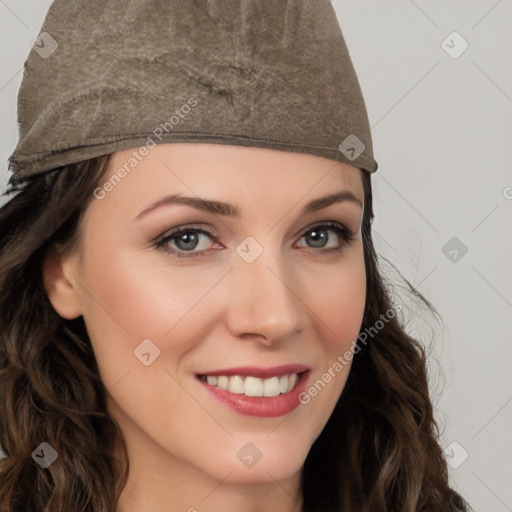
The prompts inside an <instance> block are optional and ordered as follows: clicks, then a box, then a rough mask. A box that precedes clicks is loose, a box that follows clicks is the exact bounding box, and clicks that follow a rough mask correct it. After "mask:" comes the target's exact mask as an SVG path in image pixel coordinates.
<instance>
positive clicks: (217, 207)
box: [134, 190, 363, 220]
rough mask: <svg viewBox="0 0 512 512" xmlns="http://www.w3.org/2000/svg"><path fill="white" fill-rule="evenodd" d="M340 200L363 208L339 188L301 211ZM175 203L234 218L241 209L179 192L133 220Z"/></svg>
mask: <svg viewBox="0 0 512 512" xmlns="http://www.w3.org/2000/svg"><path fill="white" fill-rule="evenodd" d="M342 201H349V202H352V203H355V204H357V205H359V206H360V207H361V208H363V203H362V201H361V200H360V199H359V198H358V197H357V196H355V195H354V194H353V193H352V192H351V191H350V190H341V191H339V192H336V193H334V194H330V195H328V196H325V197H319V198H317V199H313V201H311V202H309V203H308V204H307V205H306V206H304V208H303V209H302V212H301V213H302V214H306V213H312V212H316V211H318V210H321V209H323V208H327V207H328V206H330V205H331V204H335V203H340V202H342ZM175 204H183V205H187V206H192V207H193V208H197V209H198V210H204V211H206V212H209V213H213V214H215V215H224V216H228V217H236V218H240V217H241V210H240V208H239V207H238V206H237V205H232V204H229V203H224V202H222V201H211V200H207V199H201V198H199V197H189V196H182V195H181V194H173V195H170V196H166V197H163V198H162V199H159V200H158V201H156V202H154V203H151V204H150V205H149V206H148V207H147V208H146V209H145V210H143V211H142V212H141V213H139V214H138V215H137V217H135V219H134V220H138V219H141V218H143V217H146V216H147V215H148V214H149V213H151V212H154V211H155V210H157V209H160V208H161V207H163V206H170V205H175Z"/></svg>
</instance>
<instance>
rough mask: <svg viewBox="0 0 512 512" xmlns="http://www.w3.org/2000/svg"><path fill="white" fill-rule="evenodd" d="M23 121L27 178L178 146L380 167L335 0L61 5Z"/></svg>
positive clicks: (40, 51)
mask: <svg viewBox="0 0 512 512" xmlns="http://www.w3.org/2000/svg"><path fill="white" fill-rule="evenodd" d="M18 124H19V141H18V144H17V146H16V149H15V151H14V153H13V154H12V155H11V157H10V158H9V166H10V170H11V171H12V172H13V175H14V176H13V177H16V179H18V178H25V177H27V176H31V175H34V174H38V173H42V172H44V171H47V170H50V169H54V168H56V167H60V166H63V165H66V164H70V163H74V162H78V161H81V160H85V159H88V158H92V157H96V156H99V155H103V154H106V153H110V152H113V151H118V150H122V149H128V148H132V147H139V146H144V145H146V146H147V147H149V148H151V147H154V145H155V144H158V143H168V142H206V143H219V144H234V145H242V146H256V147H263V148H270V149H277V150H283V151H293V152H300V153H310V154H314V155H319V156H323V157H326V158H330V159H333V160H337V161H340V162H345V163H348V164H351V165H353V166H355V167H360V168H361V169H364V170H365V171H367V172H370V173H373V172H375V171H376V170H377V167H378V165H377V162H376V161H375V159H374V157H373V147H372V139H371V132H370V127H369V122H368V116H367V111H366V107H365V103H364V99H363V96H362V93H361V88H360V85H359V82H358V79H357V76H356V73H355V71H354V67H353V64H352V61H351V59H350V55H349V52H348V49H347V47H346V44H345V41H344V38H343V35H342V33H341V29H340V26H339V23H338V20H337V18H336V13H335V11H334V9H333V7H332V5H331V2H330V1H329V0H87V1H84V0H56V1H54V2H53V4H52V5H51V7H50V9H49V11H48V14H47V16H46V19H45V21H44V23H43V26H42V28H41V32H40V34H39V36H38V37H37V39H36V40H35V42H34V44H33V45H32V49H31V51H30V54H29V56H28V58H27V60H26V62H25V69H24V74H23V80H22V83H21V87H20V90H19V95H18Z"/></svg>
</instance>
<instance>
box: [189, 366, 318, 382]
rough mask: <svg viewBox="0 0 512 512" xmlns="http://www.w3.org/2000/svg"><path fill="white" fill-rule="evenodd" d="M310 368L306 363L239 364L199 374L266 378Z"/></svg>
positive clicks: (300, 371)
mask: <svg viewBox="0 0 512 512" xmlns="http://www.w3.org/2000/svg"><path fill="white" fill-rule="evenodd" d="M309 369H310V367H309V366H307V365H305V364H284V365H281V366H273V367H271V368H259V367H257V366H238V367H236V368H222V369H220V370H212V371H209V372H200V373H198V374H197V375H206V376H208V375H217V376H218V375H226V376H228V375H244V376H251V377H259V378H260V379H266V378H269V377H281V376H282V375H290V374H292V373H302V372H305V371H307V370H309Z"/></svg>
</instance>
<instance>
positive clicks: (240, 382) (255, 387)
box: [196, 370, 308, 398]
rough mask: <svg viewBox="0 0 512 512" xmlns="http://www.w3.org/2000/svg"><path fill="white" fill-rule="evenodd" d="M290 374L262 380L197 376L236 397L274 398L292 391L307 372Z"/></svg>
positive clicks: (242, 376)
mask: <svg viewBox="0 0 512 512" xmlns="http://www.w3.org/2000/svg"><path fill="white" fill-rule="evenodd" d="M307 371H308V370H305V371H303V372H298V373H295V372H294V373H290V374H284V375H281V376H278V375H274V376H273V377H270V378H267V379H262V378H259V377H254V376H251V375H201V374H198V375H196V376H197V378H198V379H199V380H200V381H201V382H205V383H208V384H209V385H210V386H214V387H216V388H218V389H222V390H227V391H230V392H231V393H234V394H236V395H245V396H256V397H268V398H272V397H275V396H279V395H282V394H285V393H289V392H290V391H292V390H293V389H294V388H295V387H296V386H297V384H298V383H299V381H300V380H301V377H302V376H303V375H304V374H305V373H306V372H307Z"/></svg>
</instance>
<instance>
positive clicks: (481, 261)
mask: <svg viewBox="0 0 512 512" xmlns="http://www.w3.org/2000/svg"><path fill="white" fill-rule="evenodd" d="M50 3H51V2H50V1H47V0H37V1H36V0H0V43H1V44H0V52H1V65H0V112H1V119H2V122H1V123H0V188H1V191H2V192H3V191H4V190H5V185H6V183H7V178H8V173H7V169H6V167H7V158H8V156H9V155H10V154H11V153H12V151H13V150H14V147H15V145H16V141H17V126H16V97H17V91H18V88H19V85H20V82H21V76H22V70H23V63H24V61H25V59H26V57H27V55H28V52H29V50H30V46H31V44H32V42H33V40H34V39H35V38H36V36H37V35H38V33H39V29H40V27H41V24H42V21H43V19H44V15H45V13H46V10H47V8H48V6H49V5H50ZM333 4H334V6H335V9H336V11H337V13H338V18H339V20H340V24H341V27H342V30H343V32H344V35H345V38H346V41H347V44H348V47H349V49H350V53H351V56H352V59H353V61H354V65H355V67H356V70H357V73H358V76H359V80H360V83H361V87H362V89H363V94H364V96H365V99H366V103H367V107H368V113H369V118H370V124H371V126H372V133H373V139H374V150H375V156H376V159H377V161H378V163H379V165H380V167H379V170H378V171H377V173H376V174H375V175H374V176H373V178H372V180H373V185H374V191H375V210H376V217H377V218H376V221H375V224H374V226H375V230H376V244H377V247H378V249H379V251H380V252H381V254H382V255H384V256H386V257H387V258H389V259H391V261H392V262H393V263H394V264H396V266H397V267H398V269H399V270H400V271H401V272H402V273H403V275H404V276H405V277H406V278H408V279H409V280H410V281H411V283H413V284H414V285H415V286H416V287H417V288H418V289H419V290H420V291H421V292H422V293H424V294H425V295H426V296H427V298H429V300H431V301H432V303H433V304H434V306H435V307H436V308H437V310H438V311H439V313H440V314H441V316H442V318H443V321H444V326H441V327H438V328H437V331H436V333H435V338H434V349H435V354H436V355H437V356H436V358H432V360H431V369H432V375H431V385H432V397H433V399H434V401H435V402H436V403H437V413H436V414H437V418H438V422H439V424H440V427H441V430H442V432H443V435H442V444H443V448H445V447H446V448H447V455H448V460H449V461H450V464H451V466H453V467H452V468H451V470H450V475H451V479H452V484H453V486H454V487H455V488H456V489H458V490H459V491H460V492H461V493H462V494H463V495H464V496H465V497H466V498H467V499H468V500H469V501H470V503H471V504H472V505H473V507H474V508H475V509H476V510H477V511H481V512H484V511H489V512H491V511H492V512H505V511H512V486H511V483H512V436H511V435H510V432H511V431H512V377H511V375H512V371H511V370H512V343H511V338H512V336H511V334H512V329H511V313H512V286H511V284H512V271H511V264H510V262H511V261H512V259H511V255H512V237H511V236H510V235H511V222H510V221H511V219H512V172H511V164H510V162H511V159H512V158H511V157H512V123H511V119H512V118H511V115H512V67H511V62H512V61H511V50H510V49H511V48H512V30H511V29H510V27H511V23H510V22H511V20H512V2H511V1H510V0H498V1H496V0H486V1H484V0H479V1H469V0H461V1H447V0H442V1H433V0H430V1H427V0H422V1H420V0H415V1H413V0H387V1H386V2H383V1H382V0H373V1H368V0H333ZM454 31H456V32H458V33H459V34H460V35H461V36H462V38H464V40H466V41H467V43H468V44H469V47H468V49H467V50H466V51H465V52H464V53H462V54H461V55H460V56H459V57H458V58H452V57H450V56H449V55H448V53H446V51H445V49H444V48H446V47H452V48H451V50H450V51H452V52H454V51H457V50H458V49H459V48H461V46H460V45H461V41H460V40H457V39H454V37H453V36H451V37H449V38H448V39H446V38H447V36H449V35H450V34H451V33H452V32H454ZM444 40H446V42H445V43H444V44H443V41H444ZM448 49H449V48H448ZM319 87H321V84H319ZM318 93H319V94H322V90H321V88H319V91H318ZM2 202H3V201H2V200H0V204H2ZM452 237H457V239H458V240H459V241H458V242H456V243H457V244H459V249H458V248H455V250H456V251H457V254H455V253H453V252H452V254H451V255H450V254H449V251H453V247H451V246H448V248H447V249H445V252H446V253H447V254H448V256H449V257H448V256H445V254H444V253H443V252H442V249H443V247H444V246H445V244H446V243H447V242H448V241H449V240H450V239H452ZM460 244H464V246H466V247H467V249H468V251H467V253H466V254H464V255H462V252H461V251H460V247H462V246H461V245H460ZM450 258H451V259H450ZM453 259H455V261H452V260H453ZM403 300H404V301H408V299H407V298H406V296H404V298H403ZM425 323H426V325H425ZM429 324H430V325H431V324H432V322H431V321H429V319H428V317H425V314H424V313H422V312H421V311H419V312H416V313H415V314H414V316H413V318H412V325H413V327H412V328H413V329H414V333H415V334H418V335H422V334H423V335H425V336H427V335H428V336H429V334H428V333H429V332H430V331H428V325H429ZM434 327H435V326H434ZM427 341H428V340H427ZM436 359H437V360H438V361H439V364H437V363H436ZM443 375H444V377H443ZM453 442H456V443H458V444H456V445H454V444H452V443H453ZM466 452H467V454H468V455H467V459H466V460H464V461H463V462H462V460H463V458H464V457H465V456H466ZM456 466H458V467H456Z"/></svg>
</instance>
